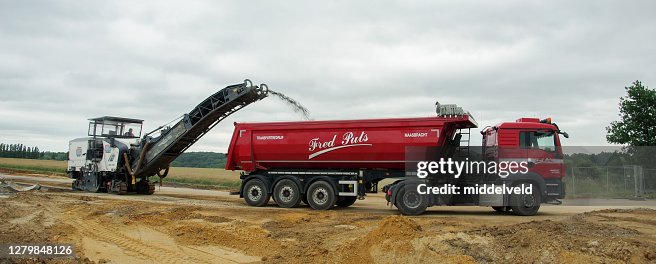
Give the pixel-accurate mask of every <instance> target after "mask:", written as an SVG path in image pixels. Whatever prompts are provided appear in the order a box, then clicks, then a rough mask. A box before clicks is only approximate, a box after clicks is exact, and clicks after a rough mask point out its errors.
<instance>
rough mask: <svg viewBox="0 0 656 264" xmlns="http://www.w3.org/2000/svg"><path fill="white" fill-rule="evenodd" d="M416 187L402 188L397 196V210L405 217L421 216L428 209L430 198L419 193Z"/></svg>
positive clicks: (406, 186)
mask: <svg viewBox="0 0 656 264" xmlns="http://www.w3.org/2000/svg"><path fill="white" fill-rule="evenodd" d="M413 187H414V186H412V185H411V186H408V185H405V186H402V187H401V188H399V193H398V194H397V195H396V203H395V204H396V208H399V211H401V213H402V214H404V215H420V214H423V213H424V212H425V211H426V208H428V196H427V195H426V194H423V195H422V194H420V193H419V192H417V188H416V187H414V188H413Z"/></svg>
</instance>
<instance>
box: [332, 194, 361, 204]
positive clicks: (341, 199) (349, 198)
mask: <svg viewBox="0 0 656 264" xmlns="http://www.w3.org/2000/svg"><path fill="white" fill-rule="evenodd" d="M357 199H358V197H355V196H346V197H339V198H337V202H336V203H335V204H337V206H339V207H349V206H351V205H353V204H354V203H355V201H356V200H357Z"/></svg>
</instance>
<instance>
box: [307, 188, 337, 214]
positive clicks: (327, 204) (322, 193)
mask: <svg viewBox="0 0 656 264" xmlns="http://www.w3.org/2000/svg"><path fill="white" fill-rule="evenodd" d="M307 200H308V204H309V205H310V207H312V209H315V210H328V209H330V208H332V207H333V206H334V205H335V202H336V200H337V199H335V191H334V190H333V186H331V185H330V183H328V182H326V181H316V182H314V183H312V184H311V185H310V188H308V191H307Z"/></svg>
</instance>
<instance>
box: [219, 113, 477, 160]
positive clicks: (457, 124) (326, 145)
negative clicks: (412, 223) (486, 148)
mask: <svg viewBox="0 0 656 264" xmlns="http://www.w3.org/2000/svg"><path fill="white" fill-rule="evenodd" d="M476 126H477V124H476V122H475V121H474V120H473V118H472V117H471V116H469V115H461V116H450V117H444V116H441V117H417V118H387V119H361V120H332V121H303V122H273V123H235V130H234V133H233V135H232V140H231V142H230V147H229V149H228V156H227V163H226V169H228V170H245V171H247V172H252V171H255V170H267V169H272V168H285V169H374V168H381V169H403V168H404V166H405V153H406V147H412V146H442V145H444V144H445V142H447V141H448V140H450V139H452V138H453V136H454V133H455V131H456V130H457V129H464V128H475V127H476Z"/></svg>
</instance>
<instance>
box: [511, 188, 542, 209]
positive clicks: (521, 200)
mask: <svg viewBox="0 0 656 264" xmlns="http://www.w3.org/2000/svg"><path fill="white" fill-rule="evenodd" d="M528 184H530V183H521V184H518V185H516V186H519V187H521V188H522V189H524V187H525V186H526V185H528ZM541 202H542V201H541V197H540V190H539V189H538V188H537V187H536V186H535V184H532V191H531V194H513V195H510V207H511V208H512V210H513V213H515V214H516V215H522V216H530V215H536V214H537V213H538V210H540V203H541Z"/></svg>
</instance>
